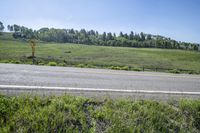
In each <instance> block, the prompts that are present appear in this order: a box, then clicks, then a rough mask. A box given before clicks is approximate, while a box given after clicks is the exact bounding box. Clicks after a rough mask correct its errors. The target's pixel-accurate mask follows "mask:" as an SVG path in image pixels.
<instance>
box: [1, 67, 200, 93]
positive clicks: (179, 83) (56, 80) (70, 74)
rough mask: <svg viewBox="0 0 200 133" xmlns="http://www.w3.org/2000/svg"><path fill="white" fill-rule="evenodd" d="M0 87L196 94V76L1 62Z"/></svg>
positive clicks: (199, 89) (198, 86)
mask: <svg viewBox="0 0 200 133" xmlns="http://www.w3.org/2000/svg"><path fill="white" fill-rule="evenodd" d="M0 85H13V86H40V87H41V86H43V87H71V88H92V89H95V88H96V89H103V90H106V89H108V90H115V89H116V90H122V91H123V90H130V91H131V90H143V91H147V92H148V91H149V92H151V91H155V92H192V93H195V92H196V93H200V75H187V74H170V73H159V72H134V71H118V70H117V71H115V70H105V69H91V68H72V67H50V66H35V65H16V64H3V63H1V64H0ZM103 90H99V91H103ZM118 93H120V92H118ZM126 93H131V92H126ZM151 93H153V92H151ZM112 94H113V93H112Z"/></svg>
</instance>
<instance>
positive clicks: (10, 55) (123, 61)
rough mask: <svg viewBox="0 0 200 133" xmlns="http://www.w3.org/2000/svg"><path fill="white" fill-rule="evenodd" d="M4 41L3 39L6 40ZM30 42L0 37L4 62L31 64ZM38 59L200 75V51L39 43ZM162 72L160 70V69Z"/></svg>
mask: <svg viewBox="0 0 200 133" xmlns="http://www.w3.org/2000/svg"><path fill="white" fill-rule="evenodd" d="M2 38H3V39H2ZM30 55H31V47H30V46H29V44H28V43H26V42H23V41H19V40H14V39H11V40H9V39H8V37H7V38H6V37H0V61H1V62H14V63H31V59H27V57H28V56H30ZM35 55H36V57H37V60H38V62H39V64H41V65H42V64H48V63H49V62H56V65H75V66H79V67H106V68H114V69H124V70H126V69H127V70H128V69H129V68H130V67H131V68H133V70H134V69H135V70H137V68H138V70H141V69H139V68H142V67H144V68H150V69H152V70H154V69H155V68H164V69H175V70H176V69H186V70H191V71H192V72H196V73H198V72H200V52H195V51H185V50H171V49H154V48H123V47H106V46H90V45H81V44H60V43H59V44H58V43H41V42H40V43H38V44H37V46H36V54H35ZM158 71H159V69H158Z"/></svg>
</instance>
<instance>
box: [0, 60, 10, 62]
mask: <svg viewBox="0 0 200 133" xmlns="http://www.w3.org/2000/svg"><path fill="white" fill-rule="evenodd" d="M0 62H1V63H9V62H10V61H9V60H1V61H0Z"/></svg>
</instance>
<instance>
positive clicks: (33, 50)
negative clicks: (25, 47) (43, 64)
mask: <svg viewBox="0 0 200 133" xmlns="http://www.w3.org/2000/svg"><path fill="white" fill-rule="evenodd" d="M30 46H31V49H32V59H33V64H35V46H36V43H35V41H34V40H33V39H31V40H30Z"/></svg>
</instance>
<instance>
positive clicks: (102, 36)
mask: <svg viewBox="0 0 200 133" xmlns="http://www.w3.org/2000/svg"><path fill="white" fill-rule="evenodd" d="M2 25H3V24H2ZM0 27H1V26H0ZM7 29H8V30H9V31H10V32H13V37H14V38H22V39H32V38H35V39H38V40H41V41H45V42H58V43H78V44H87V45H101V46H120V47H138V48H166V49H186V50H196V51H197V50H200V45H199V44H196V43H188V42H180V41H176V40H173V39H170V38H167V37H163V36H160V35H152V34H145V33H143V32H141V33H135V32H133V31H131V32H130V33H129V34H128V33H123V32H120V33H119V34H118V35H116V33H111V32H108V33H106V32H103V33H99V32H98V31H95V30H85V29H81V30H74V29H55V28H41V29H39V30H32V29H31V28H27V27H24V26H19V25H16V24H14V25H8V26H7Z"/></svg>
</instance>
